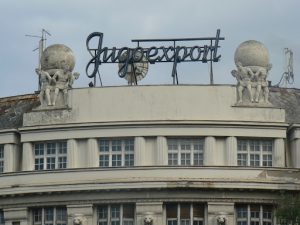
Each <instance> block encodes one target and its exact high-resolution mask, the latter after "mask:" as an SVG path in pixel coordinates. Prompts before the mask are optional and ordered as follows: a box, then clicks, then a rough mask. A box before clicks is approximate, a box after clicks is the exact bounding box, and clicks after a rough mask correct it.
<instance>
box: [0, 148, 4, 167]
mask: <svg viewBox="0 0 300 225" xmlns="http://www.w3.org/2000/svg"><path fill="white" fill-rule="evenodd" d="M0 173H4V145H2V144H1V145H0Z"/></svg>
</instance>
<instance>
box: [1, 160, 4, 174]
mask: <svg viewBox="0 0 300 225" xmlns="http://www.w3.org/2000/svg"><path fill="white" fill-rule="evenodd" d="M3 171H4V161H3V160H0V173H3Z"/></svg>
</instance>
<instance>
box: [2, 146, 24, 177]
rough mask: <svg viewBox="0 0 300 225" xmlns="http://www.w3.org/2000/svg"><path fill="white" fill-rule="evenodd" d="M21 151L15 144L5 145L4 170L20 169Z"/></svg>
mask: <svg viewBox="0 0 300 225" xmlns="http://www.w3.org/2000/svg"><path fill="white" fill-rule="evenodd" d="M19 158H20V157H19V152H18V146H17V145H15V144H5V145H4V172H16V171H18V170H19V168H20V167H19V164H20V163H19Z"/></svg>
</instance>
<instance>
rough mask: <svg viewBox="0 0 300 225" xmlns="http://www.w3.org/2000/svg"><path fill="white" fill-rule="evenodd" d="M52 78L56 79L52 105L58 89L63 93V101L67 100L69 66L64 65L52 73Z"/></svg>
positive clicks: (54, 102)
mask: <svg viewBox="0 0 300 225" xmlns="http://www.w3.org/2000/svg"><path fill="white" fill-rule="evenodd" d="M53 79H54V80H56V84H55V89H54V97H53V101H52V105H55V104H56V99H57V96H58V93H59V91H61V92H62V93H63V99H64V103H65V104H67V102H68V87H69V68H68V66H64V69H58V70H57V71H56V72H55V74H54V75H53Z"/></svg>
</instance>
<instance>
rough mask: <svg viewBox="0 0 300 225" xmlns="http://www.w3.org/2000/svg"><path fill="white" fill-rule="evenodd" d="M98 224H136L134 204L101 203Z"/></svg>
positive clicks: (98, 209) (98, 208)
mask: <svg viewBox="0 0 300 225" xmlns="http://www.w3.org/2000/svg"><path fill="white" fill-rule="evenodd" d="M97 214H98V225H134V205H133V204H123V205H117V204H116V205H100V206H98V207H97Z"/></svg>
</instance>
